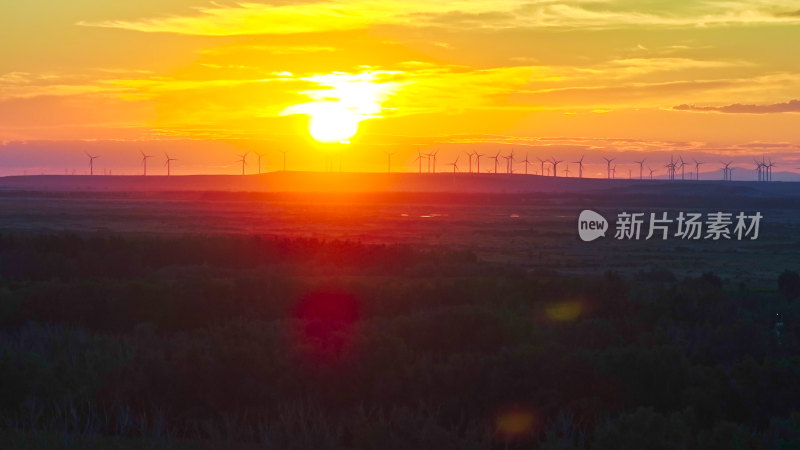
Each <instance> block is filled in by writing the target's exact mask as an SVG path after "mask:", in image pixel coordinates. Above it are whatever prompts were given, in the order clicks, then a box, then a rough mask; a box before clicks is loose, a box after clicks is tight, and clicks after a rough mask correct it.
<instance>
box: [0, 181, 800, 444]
mask: <svg viewBox="0 0 800 450" xmlns="http://www.w3.org/2000/svg"><path fill="white" fill-rule="evenodd" d="M284 176H286V174H284ZM30 178H31V179H27V180H24V183H23V184H24V189H23V188H21V187H20V186H21V185H20V184H19V183H21V181H20V180H16V181H15V183H17V186H16V187H9V186H8V184H7V183H8V180H6V181H5V183H6V184H4V183H3V182H0V186H5V187H3V189H2V190H0V211H2V214H0V447H2V448H20V449H22V448H25V449H27V448H119V449H128V448H165V449H168V448H236V449H239V448H241V449H250V448H254V449H255V448H267V449H273V448H274V449H307V448H308V449H310V448H315V449H319V448H323V449H409V450H410V449H470V448H474V449H529V448H542V449H599V450H605V449H609V450H610V449H626V448H636V449H673V448H685V449H698V450H699V449H728V448H747V449H750V448H753V449H792V448H798V445H800V414H799V413H800V390H799V389H798V387H797V382H796V381H797V379H798V377H800V360H799V359H798V358H797V355H798V352H800V339H798V336H800V305H798V302H797V297H798V296H800V277H798V278H797V280H796V281H794V278H792V275H791V274H793V273H795V272H796V271H797V270H798V269H800V267H798V266H800V260H798V259H797V256H796V255H797V250H798V249H799V248H800V238H798V232H800V208H799V207H798V206H800V195H795V194H794V186H793V185H791V184H786V183H773V185H774V186H773V185H769V186H765V185H763V184H756V183H728V184H726V183H712V182H707V183H703V182H700V183H689V182H687V183H683V184H681V183H672V184H671V183H664V182H655V183H656V184H652V185H651V184H648V183H643V182H629V183H623V182H609V183H603V182H602V181H603V180H586V182H585V183H584V182H583V181H579V180H575V181H576V183H573V184H570V183H569V181H570V180H559V181H558V183H560V184H559V185H558V186H556V185H545V184H543V183H545V182H546V180H541V179H536V180H534V181H533V182H532V184H530V185H528V184H526V181H525V180H522V181H520V180H519V179H514V180H512V181H508V180H506V179H502V180H500V181H501V182H500V184H499V185H498V186H499V187H498V186H495V188H490V189H486V192H459V193H453V192H450V191H452V189H451V188H449V186H452V183H453V178H452V177H451V176H442V177H439V178H438V181H437V180H434V181H429V180H426V181H425V184H423V185H422V186H418V185H416V184H414V182H413V181H408V180H400V181H398V182H397V183H398V184H394V185H393V186H398V185H404V186H406V187H408V186H412V187H415V188H414V189H408V192H398V191H396V190H394V189H388V188H387V189H377V190H375V191H372V192H358V191H355V190H348V189H330V190H328V191H325V192H311V191H305V192H266V190H265V189H255V190H252V191H248V192H240V191H236V190H231V189H217V190H214V189H208V190H201V191H198V190H195V188H196V186H195V185H193V184H192V185H191V186H188V187H186V188H181V189H179V188H178V187H180V186H179V185H173V189H172V190H170V191H160V190H152V189H130V187H131V186H130V185H129V184H126V185H125V189H120V188H114V184H115V183H119V182H120V181H119V180H113V177H108V178H109V179H111V180H107V181H104V183H106V184H105V185H103V184H95V185H93V186H92V189H84V188H85V185H83V184H81V185H79V186H78V187H76V188H73V189H64V188H63V187H64V185H63V183H66V182H67V181H69V180H66V181H65V180H64V179H59V180H58V183H61V188H60V189H58V190H55V189H53V185H52V184H48V183H52V182H53V181H52V180H50V179H38V178H36V177H30ZM64 178H69V177H64ZM96 178H102V177H96ZM128 181H130V180H128ZM162 181H163V180H162ZM617 181H619V180H617ZM84 182H85V180H84V181H81V182H80V183H84ZM91 182H92V183H100V182H99V181H96V180H91ZM139 182H141V180H139V181H136V183H139ZM169 182H170V183H178V182H176V181H173V180H169ZM232 182H235V180H233V181H231V180H227V181H225V183H232ZM249 182H251V181H248V183H249ZM467 182H468V178H458V179H457V183H463V184H467ZM586 183H590V185H591V187H592V189H584V188H585V187H586ZM350 184H352V183H349V185H350ZM490 184H491V183H490ZM511 185H513V189H511V190H508V189H509V186H511ZM543 186H546V188H545V187H543ZM189 187H191V188H189ZM210 187H212V188H213V187H214V186H210ZM422 188H425V189H428V190H430V192H422V191H421V190H420V189H422ZM583 209H592V210H595V211H597V212H599V213H601V214H603V215H604V216H605V217H606V218H608V219H609V220H610V221H613V220H614V218H615V217H616V215H617V214H619V213H621V212H623V211H627V212H658V213H661V212H662V211H664V212H669V213H670V214H672V215H673V216H674V215H676V214H677V213H678V212H680V211H684V212H690V211H697V212H702V213H708V212H714V211H725V212H732V213H738V212H739V211H744V212H747V213H748V214H751V213H754V212H756V211H758V212H760V213H761V214H762V215H763V217H764V218H763V219H762V222H761V229H760V236H759V238H758V239H757V240H749V239H746V240H741V241H739V240H736V239H734V240H722V241H712V240H705V239H703V240H699V241H686V240H681V239H680V238H676V237H674V236H673V237H670V239H667V240H665V241H661V240H644V239H642V240H638V241H636V240H617V239H614V237H613V236H614V230H613V229H612V230H610V231H609V232H608V233H607V236H606V238H604V239H602V238H601V239H598V240H596V241H593V242H583V241H581V240H580V239H579V238H578V233H577V217H578V214H579V213H580V212H581V211H582V210H583ZM645 234H646V232H645ZM787 269H788V272H785V271H787ZM786 273H788V274H789V275H786ZM782 274H784V275H783V276H782V282H781V283H780V284H779V283H778V278H779V276H781V275H782ZM795 276H796V274H795ZM787 277H788V278H787Z"/></svg>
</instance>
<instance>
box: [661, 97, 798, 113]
mask: <svg viewBox="0 0 800 450" xmlns="http://www.w3.org/2000/svg"><path fill="white" fill-rule="evenodd" d="M673 109H675V110H678V111H695V112H717V113H728V114H776V113H800V100H790V101H788V102H784V103H773V104H771V105H745V104H741V103H735V104H733V105H725V106H695V105H687V104H683V105H678V106H675V107H673Z"/></svg>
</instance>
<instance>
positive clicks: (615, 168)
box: [611, 164, 617, 179]
mask: <svg viewBox="0 0 800 450" xmlns="http://www.w3.org/2000/svg"><path fill="white" fill-rule="evenodd" d="M614 178H617V165H616V164H614V167H612V168H611V179H614Z"/></svg>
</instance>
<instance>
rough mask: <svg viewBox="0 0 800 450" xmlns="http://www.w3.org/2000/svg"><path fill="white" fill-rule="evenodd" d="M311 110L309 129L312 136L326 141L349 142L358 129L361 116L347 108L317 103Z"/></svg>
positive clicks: (320, 140)
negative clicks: (313, 109)
mask: <svg viewBox="0 0 800 450" xmlns="http://www.w3.org/2000/svg"><path fill="white" fill-rule="evenodd" d="M315 109H316V111H312V112H309V121H308V131H309V133H311V137H313V138H314V139H316V140H317V141H319V142H324V143H348V142H349V139H350V138H352V137H353V136H354V135H355V134H356V132H357V131H358V122H359V118H358V117H357V116H356V115H355V114H353V113H352V112H350V111H349V110H348V109H347V108H343V107H341V106H337V105H335V104H330V105H317V107H316V108H315Z"/></svg>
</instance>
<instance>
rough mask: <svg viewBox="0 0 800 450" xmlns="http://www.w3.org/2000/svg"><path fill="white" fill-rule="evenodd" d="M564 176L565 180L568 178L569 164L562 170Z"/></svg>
mask: <svg viewBox="0 0 800 450" xmlns="http://www.w3.org/2000/svg"><path fill="white" fill-rule="evenodd" d="M564 176H565V177H566V178H569V163H567V168H566V169H564Z"/></svg>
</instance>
